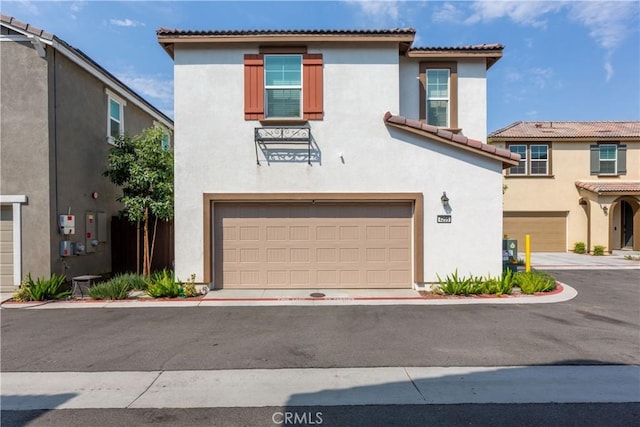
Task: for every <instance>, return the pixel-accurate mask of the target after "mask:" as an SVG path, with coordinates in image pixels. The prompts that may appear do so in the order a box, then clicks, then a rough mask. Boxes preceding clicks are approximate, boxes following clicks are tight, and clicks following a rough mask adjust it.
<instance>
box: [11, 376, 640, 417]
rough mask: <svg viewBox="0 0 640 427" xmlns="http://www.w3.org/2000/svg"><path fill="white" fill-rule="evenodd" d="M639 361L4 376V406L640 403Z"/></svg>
mask: <svg viewBox="0 0 640 427" xmlns="http://www.w3.org/2000/svg"><path fill="white" fill-rule="evenodd" d="M638 384H640V367H638V366H619V365H604V366H504V367H388V368H333V369H271V370H267V369H244V370H219V371H151V372H95V373H91V372H34V373H30V372H3V373H2V409H3V410H30V409H72V408H73V409H82V408H203V407H206V408H217V407H225V408H230V407H263V406H278V407H280V406H281V407H287V406H334V405H337V406H343V405H396V404H409V405H415V404H427V405H428V404H462V403H569V402H640V388H639V387H638Z"/></svg>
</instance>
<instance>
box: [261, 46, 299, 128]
mask: <svg viewBox="0 0 640 427" xmlns="http://www.w3.org/2000/svg"><path fill="white" fill-rule="evenodd" d="M282 56H296V57H299V58H300V84H299V85H268V84H267V58H269V57H282ZM303 76H304V70H303V58H302V55H299V54H275V55H265V56H264V97H263V98H264V117H265V119H283V120H291V119H293V120H295V119H301V118H302V115H303V111H302V106H303V105H304V104H303V98H302V97H303V96H304V93H303V81H302V80H303ZM273 89H281V90H287V89H297V90H300V108H299V111H300V115H298V116H297V117H294V116H290V117H280V116H271V115H270V114H269V101H268V100H269V97H268V95H267V93H268V91H269V90H273Z"/></svg>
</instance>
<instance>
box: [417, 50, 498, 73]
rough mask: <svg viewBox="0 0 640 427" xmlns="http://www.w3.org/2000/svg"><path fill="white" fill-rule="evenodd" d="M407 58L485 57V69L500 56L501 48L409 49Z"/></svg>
mask: <svg viewBox="0 0 640 427" xmlns="http://www.w3.org/2000/svg"><path fill="white" fill-rule="evenodd" d="M406 56H407V57H409V58H419V59H422V58H424V59H468V58H485V60H486V63H487V70H488V69H489V68H491V67H492V66H493V64H495V63H496V62H498V61H499V60H500V58H502V50H501V49H492V50H472V49H470V50H430V51H423V50H411V49H409V50H408V51H407V53H406Z"/></svg>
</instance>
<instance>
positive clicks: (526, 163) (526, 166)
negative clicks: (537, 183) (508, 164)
mask: <svg viewBox="0 0 640 427" xmlns="http://www.w3.org/2000/svg"><path fill="white" fill-rule="evenodd" d="M511 147H524V158H522V157H520V162H524V172H523V173H513V172H511V169H513V168H509V175H510V176H527V175H529V147H528V146H527V144H511V145H509V148H508V149H509V151H511ZM518 154H520V153H518ZM518 166H520V163H518Z"/></svg>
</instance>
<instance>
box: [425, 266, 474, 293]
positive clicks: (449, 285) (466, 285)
mask: <svg viewBox="0 0 640 427" xmlns="http://www.w3.org/2000/svg"><path fill="white" fill-rule="evenodd" d="M436 276H437V277H438V282H439V283H440V289H441V290H442V292H443V293H445V294H447V295H476V294H480V293H482V290H483V282H484V280H483V279H482V278H481V277H473V276H471V277H468V278H467V277H463V276H458V270H456V271H454V272H453V274H452V275H451V276H449V275H447V276H446V277H445V278H444V280H443V279H441V278H440V276H439V275H437V274H436Z"/></svg>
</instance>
